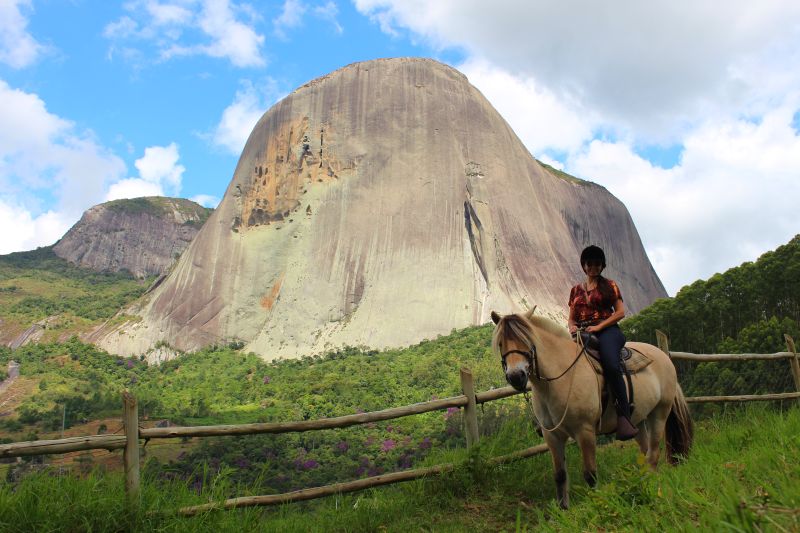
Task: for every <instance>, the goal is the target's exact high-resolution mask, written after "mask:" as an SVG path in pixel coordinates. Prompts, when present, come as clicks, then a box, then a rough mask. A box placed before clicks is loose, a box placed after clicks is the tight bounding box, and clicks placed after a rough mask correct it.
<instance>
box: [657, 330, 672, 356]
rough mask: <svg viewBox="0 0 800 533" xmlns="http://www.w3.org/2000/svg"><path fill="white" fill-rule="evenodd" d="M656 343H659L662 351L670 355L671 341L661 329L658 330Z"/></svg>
mask: <svg viewBox="0 0 800 533" xmlns="http://www.w3.org/2000/svg"><path fill="white" fill-rule="evenodd" d="M656 342H658V347H659V348H661V351H662V352H664V353H665V354H667V355H669V339H668V338H667V334H666V333H664V332H663V331H661V330H660V329H657V330H656Z"/></svg>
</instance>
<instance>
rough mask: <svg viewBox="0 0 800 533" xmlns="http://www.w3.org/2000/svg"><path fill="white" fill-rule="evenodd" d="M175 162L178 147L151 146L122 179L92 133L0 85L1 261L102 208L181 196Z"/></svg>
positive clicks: (122, 171)
mask: <svg viewBox="0 0 800 533" xmlns="http://www.w3.org/2000/svg"><path fill="white" fill-rule="evenodd" d="M179 159H180V154H179V149H178V146H177V145H176V144H175V143H171V144H169V145H167V146H151V147H148V148H146V149H145V150H144V155H143V156H142V157H141V158H139V159H137V160H136V162H135V167H136V169H137V170H138V172H139V175H138V176H136V177H125V176H126V173H127V170H126V166H125V163H124V162H123V161H122V160H121V159H120V158H119V157H117V156H116V155H115V154H113V153H112V152H110V151H109V150H108V149H106V148H105V147H103V146H102V145H100V144H99V143H98V141H97V140H96V139H95V138H94V136H93V134H92V133H91V132H78V131H76V128H75V125H74V124H73V123H72V122H70V121H68V120H65V119H63V118H61V117H59V116H57V115H54V114H52V113H50V112H49V111H48V110H47V107H46V105H45V103H44V102H43V101H42V99H41V98H39V96H38V95H36V94H32V93H26V92H24V91H21V90H19V89H14V88H11V87H9V85H8V84H7V83H6V82H4V81H2V80H0V227H2V228H6V231H3V232H0V253H9V252H13V251H19V250H29V249H32V248H36V247H38V246H47V245H50V244H53V243H54V242H55V241H57V240H58V239H59V238H61V236H62V235H63V234H64V233H65V232H66V231H67V230H68V229H69V227H70V226H71V225H72V224H74V223H75V222H77V221H78V219H79V218H80V217H81V215H82V214H83V212H84V211H85V210H86V209H88V208H89V207H92V206H93V205H96V204H98V203H100V202H102V201H106V200H113V199H117V198H135V197H139V196H163V195H165V194H170V195H177V194H179V193H180V189H181V180H182V176H183V173H184V172H185V168H184V167H183V165H180V164H179V162H178V161H179ZM10 228H13V230H11V229H10Z"/></svg>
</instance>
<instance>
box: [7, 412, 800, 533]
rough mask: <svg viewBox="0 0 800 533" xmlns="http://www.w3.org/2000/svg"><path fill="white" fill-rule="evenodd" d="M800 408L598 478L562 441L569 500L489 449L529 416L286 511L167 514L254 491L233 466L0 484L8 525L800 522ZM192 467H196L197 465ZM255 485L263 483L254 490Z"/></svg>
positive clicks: (791, 526) (525, 466) (711, 433)
mask: <svg viewBox="0 0 800 533" xmlns="http://www.w3.org/2000/svg"><path fill="white" fill-rule="evenodd" d="M798 435H800V410H798V408H796V407H794V408H792V409H790V410H787V411H783V412H781V411H775V410H771V409H768V408H765V407H763V406H757V407H750V408H747V409H746V410H744V411H738V412H732V413H731V414H723V415H721V416H719V417H717V418H716V419H714V420H706V421H704V422H702V423H701V424H700V425H699V426H698V428H697V434H696V444H695V448H694V450H693V453H692V455H691V456H690V457H689V458H688V459H687V460H686V462H685V463H683V464H681V465H680V466H678V467H669V466H662V468H661V469H660V471H659V472H658V473H652V472H650V471H649V470H648V469H647V468H643V467H642V466H640V463H641V460H639V459H637V451H636V446H635V445H633V444H631V443H628V444H625V445H620V444H615V445H612V446H607V447H605V448H603V449H602V450H601V451H600V452H599V454H598V465H599V472H600V478H599V485H598V487H597V488H596V489H594V490H590V489H588V488H586V486H585V485H584V484H583V482H582V478H581V475H580V463H579V460H578V453H577V450H576V448H575V446H570V447H569V449H568V453H567V456H568V459H567V460H568V463H569V466H570V469H569V474H570V478H571V480H572V483H573V488H572V492H571V495H572V507H571V509H570V510H569V511H567V512H564V511H561V510H559V509H558V508H557V506H556V505H555V503H554V500H553V496H554V492H555V491H554V487H553V481H552V472H551V466H550V460H549V458H548V457H546V456H537V457H533V458H530V459H526V460H524V461H521V462H518V463H513V464H510V465H507V466H503V467H490V466H488V465H486V463H485V458H486V457H489V456H492V455H497V454H500V453H504V452H506V451H508V450H512V449H519V448H522V447H526V446H529V445H531V444H532V443H533V442H534V441H535V440H536V439H535V438H534V437H533V433H532V431H531V429H530V426H529V425H528V424H527V421H526V420H508V421H507V422H506V423H505V424H504V425H503V426H502V428H501V429H500V431H499V433H498V434H497V435H496V437H494V438H491V439H484V441H483V442H482V444H481V446H480V447H479V448H477V450H476V451H475V452H473V453H471V454H468V453H467V452H466V451H465V450H451V451H440V450H436V451H434V452H433V453H431V454H430V456H429V457H428V458H427V459H426V464H439V463H442V462H455V463H457V464H459V465H460V467H459V468H458V469H457V470H456V471H455V472H454V473H452V474H449V475H447V476H445V477H443V478H431V479H425V480H420V481H414V482H409V483H405V484H401V485H395V486H390V487H385V488H380V489H374V490H369V491H365V492H361V493H354V494H349V495H342V496H338V497H330V498H327V499H324V500H318V501H313V502H307V503H299V504H290V505H285V506H282V507H279V508H250V509H243V510H239V511H226V512H210V513H206V514H204V515H200V516H197V517H193V518H181V517H177V516H175V515H173V514H172V513H171V511H173V510H175V509H176V508H178V507H181V506H184V505H193V504H199V503H205V502H208V501H215V500H220V499H223V498H226V497H231V496H242V495H247V494H251V493H253V489H252V488H251V487H250V486H237V485H236V484H235V483H233V482H231V480H230V478H229V477H225V476H222V477H221V478H219V477H218V478H217V479H216V481H215V482H214V483H207V484H200V485H187V484H185V483H182V482H177V481H172V482H169V481H162V480H159V479H157V478H152V477H149V476H145V478H144V484H143V490H142V508H141V509H140V510H139V511H138V512H133V513H130V512H128V511H127V510H126V508H125V504H124V502H125V498H124V490H123V486H124V482H123V479H122V477H121V476H120V475H104V474H101V473H99V472H97V471H95V472H93V473H91V474H89V475H87V476H85V477H82V478H78V477H73V476H59V475H54V472H52V471H51V472H43V473H41V474H38V475H35V476H31V477H28V478H27V479H25V480H24V481H23V482H21V483H19V484H17V485H15V486H13V487H12V486H10V485H7V484H6V485H3V484H0V530H3V531H89V530H91V531H122V530H125V531H154V530H158V531H200V530H204V531H231V532H238V531H276V532H277V531H280V532H291V531H298V532H300V531H302V532H307V531H353V532H356V531H399V532H405V531H437V532H438V531H444V532H447V531H453V532H456V531H459V532H460V531H637V532H638V531H797V530H798V528H800V466H798V465H800V440H798V439H799V437H798ZM198 468H199V469H201V468H202V467H200V466H199V465H198ZM256 492H257V491H256Z"/></svg>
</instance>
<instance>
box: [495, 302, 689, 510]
mask: <svg viewBox="0 0 800 533" xmlns="http://www.w3.org/2000/svg"><path fill="white" fill-rule="evenodd" d="M534 310H535V307H534V309H531V310H530V311H529V312H527V313H525V314H512V315H506V316H500V315H498V314H497V313H496V312H494V311H492V313H491V317H492V321H493V322H494V323H495V324H496V326H495V329H494V334H493V335H492V349H493V350H494V352H495V353H496V354H499V355H500V357H501V362H502V364H503V369H504V371H505V375H506V380H507V381H508V383H509V384H511V385H512V386H513V387H514V388H515V389H516V390H518V391H521V392H526V393H527V390H528V384H529V383H530V385H531V388H532V391H533V394H532V398H531V400H530V403H531V406H532V408H533V412H534V414H535V416H536V419H537V420H538V422H539V425H540V428H541V429H542V434H543V437H544V440H545V443H546V444H547V447H548V449H549V450H550V454H551V456H552V459H553V470H554V473H555V484H556V497H557V499H558V504H559V505H560V506H561V508H562V509H567V508H568V507H569V480H568V477H567V470H566V457H565V455H564V449H565V447H566V444H567V439H568V438H570V437H571V438H572V439H574V440H575V441H576V442H577V443H578V447H579V448H580V452H581V457H582V459H583V478H584V479H585V480H586V483H587V484H588V485H589V486H590V487H594V486H595V485H596V484H597V464H596V460H595V452H596V446H597V435H598V434H606V433H611V432H613V431H615V430H616V421H617V418H616V414H615V413H614V409H613V407H612V408H610V409H607V410H606V413H605V414H604V413H603V405H602V388H603V382H602V378H601V376H599V375H598V374H597V373H596V372H595V370H594V368H593V366H592V364H591V362H590V361H589V355H587V354H586V352H585V350H584V349H583V347H582V346H581V345H579V344H578V343H577V342H576V341H573V340H572V337H571V336H570V334H569V333H568V331H567V330H566V328H564V327H563V326H561V325H559V324H557V323H555V322H553V321H552V320H550V319H548V318H545V317H544V316H541V315H538V316H534ZM626 346H627V347H629V348H631V349H633V350H637V351H639V352H641V353H643V354H644V355H646V356H647V357H648V358H649V359H650V360H651V361H652V362H651V363H650V364H649V365H648V366H646V367H645V368H644V369H642V370H641V371H639V372H637V373H635V374H633V375H632V376H631V379H632V382H633V390H634V392H635V398H636V406H635V409H634V412H633V413H632V416H631V422H632V423H633V424H634V425H635V426H637V427H638V428H639V434H638V435H637V436H636V441H637V443H638V444H639V449H640V450H641V452H642V453H643V454H645V456H646V460H647V462H648V463H649V465H650V467H651V468H652V469H653V470H656V469H657V468H658V460H659V455H660V453H661V451H660V448H661V441H662V440H663V439H664V436H665V434H666V454H667V459H668V461H669V463H671V464H673V465H674V464H677V463H678V462H679V461H680V459H681V457H686V456H688V454H689V451H690V449H691V446H692V440H693V434H694V427H693V422H692V418H691V415H690V413H689V408H688V406H687V404H686V399H685V398H684V395H683V391H682V390H681V387H680V385H679V384H678V379H677V375H676V373H675V367H674V365H673V364H672V361H671V360H670V358H669V356H668V355H667V354H665V353H664V352H663V351H661V350H660V349H659V348H657V347H656V346H653V345H651V344H645V343H641V342H629V343H627V344H626Z"/></svg>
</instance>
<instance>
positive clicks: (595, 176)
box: [567, 99, 800, 294]
mask: <svg viewBox="0 0 800 533" xmlns="http://www.w3.org/2000/svg"><path fill="white" fill-rule="evenodd" d="M794 100H795V102H797V101H800V99H794ZM795 109H796V108H795V106H794V105H790V104H786V105H784V106H781V107H780V108H778V109H775V110H773V111H771V112H769V113H767V115H766V116H765V117H764V118H763V120H762V121H760V123H758V124H755V123H752V122H748V121H744V120H730V121H726V122H723V123H719V122H713V123H712V122H710V123H707V124H705V125H703V126H702V127H700V128H698V129H697V130H696V131H695V132H693V133H692V134H691V135H690V136H689V137H687V139H686V142H685V149H684V153H683V156H682V158H681V161H680V163H679V164H678V165H676V166H675V167H673V168H670V169H669V170H665V169H663V168H659V167H656V166H654V165H652V164H651V163H649V162H648V161H646V160H644V159H642V158H641V157H640V156H638V155H637V154H635V153H634V151H633V149H632V148H631V146H630V145H628V144H627V143H622V142H617V143H608V142H603V141H599V140H596V141H592V142H591V143H590V144H589V145H588V147H587V148H586V149H585V150H584V151H582V152H580V153H577V154H575V155H574V156H573V157H572V158H571V159H570V160H569V161H568V163H567V171H568V172H572V173H575V174H577V175H579V176H582V177H585V178H587V179H591V180H592V181H596V182H599V183H602V184H604V185H605V186H606V187H607V188H608V189H609V190H610V191H611V193H612V194H614V195H616V196H617V197H619V198H620V199H621V200H622V201H623V202H624V203H625V205H626V206H627V207H628V209H629V210H630V212H631V215H632V217H633V219H634V220H635V221H636V225H637V227H638V229H639V232H640V234H641V235H642V239H643V241H644V244H645V248H646V249H647V251H648V254H649V256H650V259H651V261H652V262H653V264H654V266H655V268H656V271H657V272H658V273H659V275H660V277H661V279H662V281H663V282H664V284H665V286H666V287H667V290H668V292H670V293H671V294H674V293H675V292H676V291H677V290H678V289H679V288H680V287H682V286H683V285H685V284H687V283H691V282H692V281H694V280H695V279H698V278H708V277H709V276H711V275H713V274H714V273H716V272H722V271H724V270H726V269H727V268H730V267H732V266H735V265H738V264H740V263H742V262H744V261H752V260H754V259H756V257H757V256H758V255H759V254H761V253H763V252H765V251H767V250H770V249H774V248H775V247H777V246H778V245H780V244H784V243H786V242H788V241H789V239H791V238H792V237H793V236H794V235H795V234H796V233H798V224H797V220H796V219H797V217H796V214H795V213H796V199H797V198H798V197H800V179H798V175H799V174H800V136H798V134H797V132H796V131H795V130H794V129H793V128H792V126H791V122H792V117H793V114H794V110H795Z"/></svg>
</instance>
